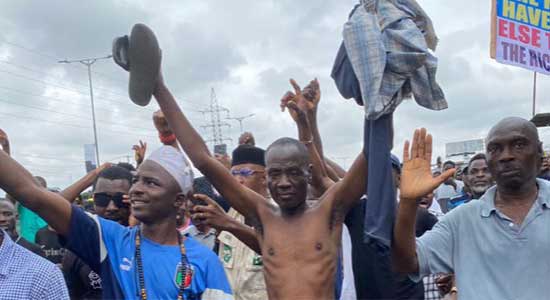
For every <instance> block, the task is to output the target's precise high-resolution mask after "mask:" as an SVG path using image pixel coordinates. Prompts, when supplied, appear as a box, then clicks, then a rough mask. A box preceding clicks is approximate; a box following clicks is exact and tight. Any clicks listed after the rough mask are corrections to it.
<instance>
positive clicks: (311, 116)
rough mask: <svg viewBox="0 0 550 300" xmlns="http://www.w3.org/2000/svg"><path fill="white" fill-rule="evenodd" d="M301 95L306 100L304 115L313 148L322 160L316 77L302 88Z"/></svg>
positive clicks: (318, 92) (318, 93)
mask: <svg viewBox="0 0 550 300" xmlns="http://www.w3.org/2000/svg"><path fill="white" fill-rule="evenodd" d="M303 95H304V99H305V100H306V103H305V108H306V115H307V120H308V122H309V126H310V129H311V134H312V135H313V142H314V143H315V148H317V152H319V156H320V157H321V160H324V151H323V142H322V140H321V134H319V127H318V126H317V108H318V107H319V102H320V101H321V87H320V86H319V80H317V78H315V79H314V80H312V81H311V82H310V83H309V84H308V85H307V86H306V87H305V88H304V90H303Z"/></svg>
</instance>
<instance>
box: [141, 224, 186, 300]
mask: <svg viewBox="0 0 550 300" xmlns="http://www.w3.org/2000/svg"><path fill="white" fill-rule="evenodd" d="M178 244H179V246H180V253H181V269H180V270H181V274H182V278H181V283H180V284H179V290H178V297H177V299H178V300H183V293H184V290H185V288H186V287H188V286H189V285H190V284H191V279H192V275H193V273H192V272H193V271H192V270H191V267H190V265H189V261H188V260H187V254H186V252H185V245H184V244H183V241H182V237H181V234H180V233H179V232H178ZM135 254H136V260H137V272H138V277H139V296H140V298H141V300H147V290H146V289H145V276H144V274H143V263H142V261H141V229H138V231H137V233H136V253H135Z"/></svg>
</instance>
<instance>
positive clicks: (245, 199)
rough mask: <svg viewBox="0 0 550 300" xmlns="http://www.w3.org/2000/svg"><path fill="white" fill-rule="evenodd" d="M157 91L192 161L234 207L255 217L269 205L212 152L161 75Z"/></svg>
mask: <svg viewBox="0 0 550 300" xmlns="http://www.w3.org/2000/svg"><path fill="white" fill-rule="evenodd" d="M154 95H155V98H156V99H157V102H158V104H159V106H160V108H161V109H162V112H163V113H164V115H165V116H166V120H167V121H168V124H169V125H170V128H171V129H172V130H173V131H174V133H175V134H176V137H177V139H178V142H179V144H180V145H181V147H182V148H183V150H184V151H185V153H187V155H188V156H189V158H190V159H191V161H192V162H193V165H194V166H195V167H196V168H197V169H199V170H200V171H201V172H202V173H203V174H204V175H205V176H206V177H207V178H208V179H209V181H210V182H211V183H212V184H213V185H214V187H215V188H216V189H217V190H218V191H219V192H220V193H221V194H222V195H223V196H224V198H225V199H227V201H229V203H230V204H231V206H232V207H234V208H235V209H236V210H237V211H238V212H240V213H241V214H242V215H244V216H245V217H250V218H256V217H257V208H258V205H262V204H265V205H268V203H267V201H266V200H265V199H264V198H263V197H262V196H261V195H259V194H257V193H255V192H254V191H252V190H250V189H247V188H246V187H244V186H242V185H241V184H240V183H239V182H238V181H237V180H236V179H235V178H233V176H232V175H231V173H230V172H229V171H228V170H227V169H226V168H225V167H224V166H223V165H222V164H221V163H220V162H218V161H217V160H216V159H215V158H214V157H213V156H212V155H211V154H210V151H209V150H208V148H207V147H206V144H205V143H204V141H203V139H202V138H201V136H200V135H199V134H198V132H197V131H196V130H195V129H194V128H193V126H192V125H191V123H190V122H189V121H188V120H187V118H186V117H185V116H184V114H183V113H182V112H181V110H180V107H179V106H178V104H177V103H176V100H175V99H174V97H173V96H172V94H171V93H170V91H169V90H168V88H167V87H166V85H165V84H164V82H163V80H162V75H160V76H159V81H158V83H157V88H156V90H155V93H154Z"/></svg>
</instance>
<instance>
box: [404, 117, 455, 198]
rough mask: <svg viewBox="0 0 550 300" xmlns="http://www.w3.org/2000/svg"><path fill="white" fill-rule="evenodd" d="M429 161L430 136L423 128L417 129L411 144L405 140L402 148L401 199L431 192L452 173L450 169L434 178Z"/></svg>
mask: <svg viewBox="0 0 550 300" xmlns="http://www.w3.org/2000/svg"><path fill="white" fill-rule="evenodd" d="M409 147H410V148H411V151H410V152H409ZM431 161H432V136H431V135H430V134H427V132H426V129H424V128H422V129H420V130H418V129H417V130H415V132H414V137H413V141H412V145H410V143H409V141H406V142H405V147H404V149H403V168H402V173H401V185H400V188H399V189H400V191H399V192H400V197H401V199H404V200H406V201H416V200H417V199H419V198H421V197H423V196H425V195H427V194H429V193H431V192H432V191H433V190H435V189H436V188H437V187H438V186H439V185H440V184H441V183H443V182H444V181H445V180H447V179H448V178H449V177H451V176H452V175H453V174H454V172H455V170H454V169H451V170H447V171H446V172H444V173H443V174H441V175H440V176H438V177H435V178H434V177H433V176H432V172H431Z"/></svg>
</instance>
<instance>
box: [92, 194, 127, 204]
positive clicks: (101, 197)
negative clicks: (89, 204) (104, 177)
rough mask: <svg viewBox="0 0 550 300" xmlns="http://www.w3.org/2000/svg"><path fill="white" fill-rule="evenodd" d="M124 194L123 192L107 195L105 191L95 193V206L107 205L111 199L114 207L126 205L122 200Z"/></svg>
mask: <svg viewBox="0 0 550 300" xmlns="http://www.w3.org/2000/svg"><path fill="white" fill-rule="evenodd" d="M124 195H125V194H124V193H116V194H114V195H109V194H107V193H95V194H94V203H95V205H96V206H101V207H107V206H108V205H109V203H110V202H111V200H112V201H113V203H114V204H115V205H116V207H128V206H129V205H128V204H126V203H124V201H123V200H124Z"/></svg>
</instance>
